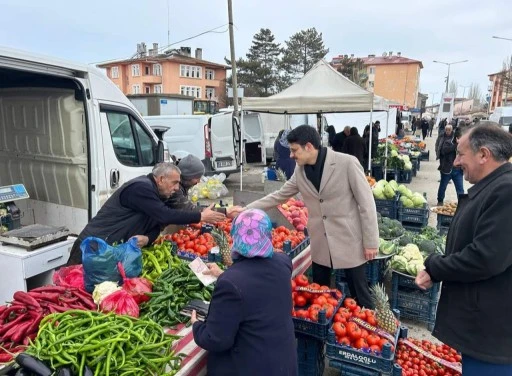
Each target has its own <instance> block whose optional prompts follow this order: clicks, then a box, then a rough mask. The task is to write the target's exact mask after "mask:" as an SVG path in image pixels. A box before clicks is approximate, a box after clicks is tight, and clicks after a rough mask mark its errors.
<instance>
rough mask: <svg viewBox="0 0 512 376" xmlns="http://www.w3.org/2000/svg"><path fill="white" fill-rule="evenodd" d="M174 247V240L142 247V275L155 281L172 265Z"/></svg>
mask: <svg viewBox="0 0 512 376" xmlns="http://www.w3.org/2000/svg"><path fill="white" fill-rule="evenodd" d="M172 247H173V243H172V242H169V241H162V242H161V243H160V244H153V245H151V246H150V247H145V248H142V277H144V278H146V279H149V280H150V281H151V282H155V280H156V279H157V278H158V277H159V276H160V274H162V272H163V271H164V270H167V269H168V268H169V267H170V266H172V261H173V258H172V257H171V254H172V251H173V249H172Z"/></svg>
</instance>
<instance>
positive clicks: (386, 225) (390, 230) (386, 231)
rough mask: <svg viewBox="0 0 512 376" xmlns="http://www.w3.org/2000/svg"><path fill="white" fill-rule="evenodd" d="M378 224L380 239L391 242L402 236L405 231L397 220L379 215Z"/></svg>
mask: <svg viewBox="0 0 512 376" xmlns="http://www.w3.org/2000/svg"><path fill="white" fill-rule="evenodd" d="M377 224H378V226H379V237H381V238H383V239H386V240H390V239H395V238H398V237H399V236H401V235H402V234H403V233H404V232H405V229H404V227H403V226H402V224H401V223H400V222H399V221H397V220H396V219H390V218H388V217H383V216H381V215H380V214H379V213H377Z"/></svg>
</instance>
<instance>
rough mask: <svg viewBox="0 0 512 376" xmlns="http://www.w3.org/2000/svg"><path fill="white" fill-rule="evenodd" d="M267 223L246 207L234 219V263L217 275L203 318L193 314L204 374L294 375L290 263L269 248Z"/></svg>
mask: <svg viewBox="0 0 512 376" xmlns="http://www.w3.org/2000/svg"><path fill="white" fill-rule="evenodd" d="M271 231H272V224H271V222H270V218H269V217H268V216H267V215H266V214H265V212H263V211H261V210H258V209H250V210H247V211H245V212H243V213H241V214H240V215H239V216H238V217H236V219H235V220H234V222H233V226H232V229H231V235H232V237H233V248H232V258H233V265H232V266H231V267H230V268H229V269H227V270H226V271H225V272H224V273H222V274H220V271H219V270H218V269H217V268H214V267H212V274H217V275H219V274H220V275H219V278H218V280H217V284H216V286H215V290H214V292H213V296H212V301H211V304H210V310H209V312H208V317H207V319H206V321H204V322H202V321H197V320H196V318H195V315H193V317H192V322H193V333H194V340H195V342H196V343H197V344H198V345H199V346H200V347H202V348H203V349H205V350H208V352H209V353H208V376H238V375H245V376H261V375H266V376H296V375H297V351H296V343H295V333H294V327H293V321H292V318H291V311H292V308H293V307H292V299H291V294H292V291H291V282H290V280H291V275H292V263H291V260H290V258H289V257H288V255H286V254H284V253H274V249H273V247H272V232H271Z"/></svg>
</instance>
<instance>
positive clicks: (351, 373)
mask: <svg viewBox="0 0 512 376" xmlns="http://www.w3.org/2000/svg"><path fill="white" fill-rule="evenodd" d="M329 366H330V367H331V368H334V369H335V370H337V371H340V375H341V376H384V375H385V376H388V375H389V376H402V367H400V366H399V365H398V364H396V363H395V364H394V365H393V370H392V372H391V373H383V372H379V371H375V370H372V369H371V368H366V367H361V366H356V365H354V364H350V363H343V362H340V361H338V360H330V361H329Z"/></svg>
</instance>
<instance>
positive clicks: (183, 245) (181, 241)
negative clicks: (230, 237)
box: [166, 228, 216, 256]
mask: <svg viewBox="0 0 512 376" xmlns="http://www.w3.org/2000/svg"><path fill="white" fill-rule="evenodd" d="M168 237H170V238H171V240H172V241H173V242H175V243H176V244H177V245H178V249H180V250H183V251H185V252H188V253H190V254H193V255H196V256H206V255H208V251H209V250H210V249H211V248H212V247H214V246H216V244H215V241H214V240H213V237H212V235H211V234H209V233H205V234H201V231H200V230H194V229H192V228H186V229H182V230H179V231H178V232H176V233H174V234H172V235H166V240H169V239H168Z"/></svg>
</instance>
